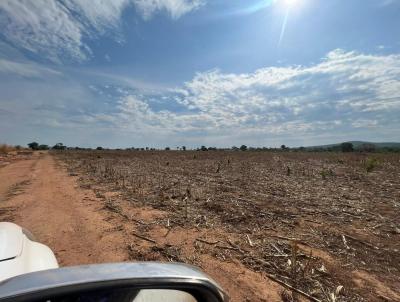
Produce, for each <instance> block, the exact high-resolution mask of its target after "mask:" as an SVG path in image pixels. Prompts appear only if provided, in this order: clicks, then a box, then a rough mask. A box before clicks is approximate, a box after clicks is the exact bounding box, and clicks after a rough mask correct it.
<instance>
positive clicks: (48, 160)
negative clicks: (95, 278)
mask: <svg viewBox="0 0 400 302" xmlns="http://www.w3.org/2000/svg"><path fill="white" fill-rule="evenodd" d="M0 200H3V201H2V207H4V206H8V207H11V208H13V211H12V213H8V215H13V216H14V217H13V220H14V221H15V222H16V223H18V224H20V225H22V226H23V227H25V228H27V229H28V230H30V231H31V232H32V233H33V234H34V235H35V237H37V239H38V240H39V241H41V242H43V243H45V244H47V245H49V246H50V247H51V248H52V249H53V250H54V251H55V253H56V256H57V259H58V260H59V262H60V265H76V264H86V263H93V262H110V261H121V260H124V257H125V256H126V254H125V253H123V252H121V251H123V249H122V246H123V238H121V237H118V236H116V234H113V236H112V237H111V236H104V235H103V233H104V231H105V230H106V229H108V228H111V227H112V226H111V225H110V224H109V223H107V222H106V221H104V217H102V215H101V214H100V213H99V210H100V209H101V206H100V205H99V204H96V203H95V199H94V196H93V193H92V192H91V191H89V190H86V191H84V190H79V189H78V188H77V186H76V183H75V181H74V179H73V178H71V177H67V175H66V173H65V172H64V171H62V170H61V169H59V168H57V167H56V165H55V162H54V160H53V158H52V157H51V156H50V155H48V154H36V155H35V156H34V158H33V159H31V160H26V161H21V162H16V163H14V164H10V165H8V166H6V167H4V168H2V169H0Z"/></svg>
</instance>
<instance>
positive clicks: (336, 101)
mask: <svg viewBox="0 0 400 302" xmlns="http://www.w3.org/2000/svg"><path fill="white" fill-rule="evenodd" d="M399 79H400V55H388V56H377V55H365V54H361V53H357V52H345V51H343V50H339V49H338V50H334V51H332V52H330V53H328V54H327V56H326V57H325V58H324V59H323V60H322V61H321V62H320V63H319V64H316V65H313V66H308V67H307V66H291V67H280V68H277V67H268V68H263V69H259V70H257V71H255V72H253V73H248V74H226V73H222V72H221V71H219V70H212V71H209V72H205V73H198V74H197V75H196V76H195V77H194V78H193V79H192V80H191V81H190V82H187V83H185V84H184V85H183V86H182V87H180V88H178V89H174V90H171V91H170V95H169V97H168V98H167V101H165V102H164V109H160V110H154V109H152V103H151V101H149V99H150V97H149V96H138V95H131V96H125V97H123V98H122V99H121V100H120V102H119V106H118V108H119V110H120V112H119V113H118V114H117V116H116V118H115V121H116V123H117V124H119V125H120V126H121V127H123V128H125V129H128V128H129V129H137V130H140V131H143V130H148V131H162V132H165V133H172V132H174V133H190V132H201V133H203V134H204V135H227V134H229V133H231V134H232V133H235V135H242V136H243V137H245V136H246V135H248V134H249V133H250V132H251V133H253V134H254V133H257V134H258V135H261V136H262V135H264V136H266V135H300V134H307V133H308V134H310V133H317V132H321V131H328V132H329V131H337V130H338V129H344V127H350V128H368V127H372V126H373V127H379V126H380V124H382V123H386V122H387V117H388V115H387V113H388V112H391V113H392V114H400V97H399V96H398V94H399V91H400V80H399ZM176 103H177V104H180V105H182V106H184V107H185V109H186V110H183V111H180V112H176V111H173V110H169V109H168V107H170V106H175V105H176ZM382 112H385V113H386V114H385V115H382Z"/></svg>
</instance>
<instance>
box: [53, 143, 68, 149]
mask: <svg viewBox="0 0 400 302" xmlns="http://www.w3.org/2000/svg"><path fill="white" fill-rule="evenodd" d="M53 149H55V150H65V149H67V146H64V145H63V143H57V144H55V145H54V146H53Z"/></svg>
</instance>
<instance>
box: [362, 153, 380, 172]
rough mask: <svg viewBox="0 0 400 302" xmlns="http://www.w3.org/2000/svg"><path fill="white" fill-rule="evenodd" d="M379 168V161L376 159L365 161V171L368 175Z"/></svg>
mask: <svg viewBox="0 0 400 302" xmlns="http://www.w3.org/2000/svg"><path fill="white" fill-rule="evenodd" d="M377 166H378V160H377V159H376V158H374V157H370V158H367V160H366V161H365V170H367V173H369V172H372V171H373V170H375V168H376V167H377Z"/></svg>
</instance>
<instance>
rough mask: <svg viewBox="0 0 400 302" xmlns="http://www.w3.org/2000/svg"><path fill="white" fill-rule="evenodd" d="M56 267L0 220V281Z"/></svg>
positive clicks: (41, 248)
mask: <svg viewBox="0 0 400 302" xmlns="http://www.w3.org/2000/svg"><path fill="white" fill-rule="evenodd" d="M0 1H1V0H0ZM57 267H58V263H57V259H56V257H55V256H54V253H53V252H52V251H51V249H50V248H48V247H47V246H45V245H43V244H41V243H39V242H34V241H31V240H29V238H28V237H26V235H25V234H24V232H23V230H22V228H21V227H20V226H18V225H16V224H14V223H10V222H0V282H1V281H2V280H5V279H8V278H11V277H14V276H18V275H22V274H26V273H30V272H36V271H40V270H46V269H51V268H57Z"/></svg>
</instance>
